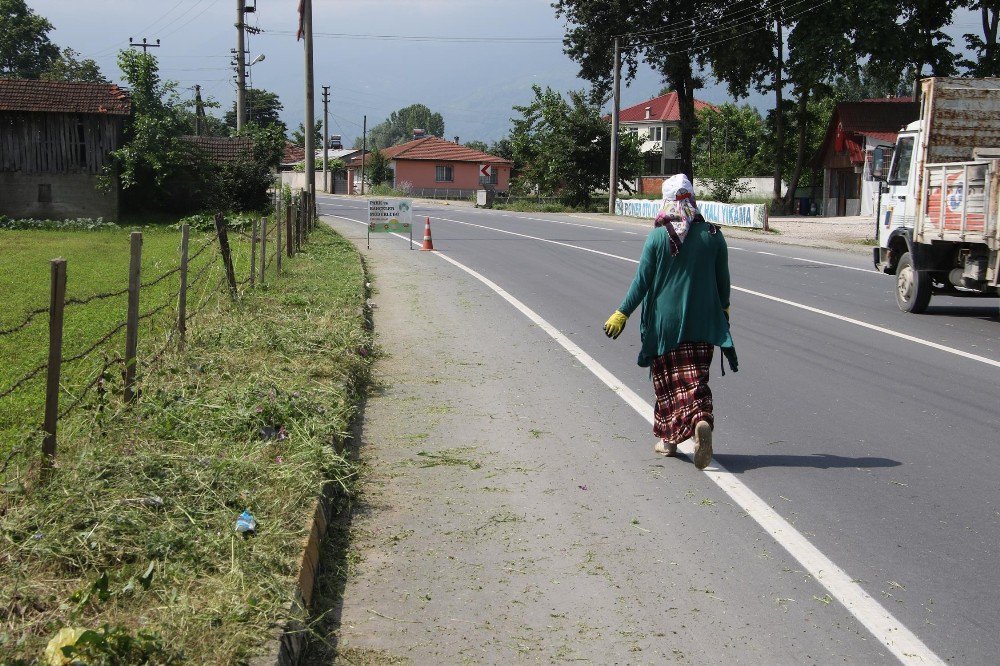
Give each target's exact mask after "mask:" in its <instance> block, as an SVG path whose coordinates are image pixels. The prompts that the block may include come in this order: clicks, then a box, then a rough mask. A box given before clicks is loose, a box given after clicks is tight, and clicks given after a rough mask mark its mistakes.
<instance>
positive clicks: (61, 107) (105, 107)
mask: <svg viewBox="0 0 1000 666" xmlns="http://www.w3.org/2000/svg"><path fill="white" fill-rule="evenodd" d="M131 110H132V101H131V99H130V98H129V94H128V91H127V90H125V89H123V88H119V87H118V86H116V85H115V84H113V83H80V82H77V81H33V80H28V79H0V111H23V112H29V113H99V114H107V115H114V116H127V115H128V114H129V113H130V112H131Z"/></svg>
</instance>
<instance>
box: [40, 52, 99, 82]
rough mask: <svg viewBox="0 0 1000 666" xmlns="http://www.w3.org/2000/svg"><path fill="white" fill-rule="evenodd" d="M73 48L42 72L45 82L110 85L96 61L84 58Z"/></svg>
mask: <svg viewBox="0 0 1000 666" xmlns="http://www.w3.org/2000/svg"><path fill="white" fill-rule="evenodd" d="M79 56H80V54H79V53H77V52H76V51H74V50H73V49H71V48H65V49H63V50H62V52H61V53H60V54H59V57H58V58H56V59H55V60H53V61H52V63H51V64H50V65H49V67H48V69H46V70H45V71H44V72H42V76H41V78H42V80H44V81H83V82H85V83H108V80H107V79H106V78H104V75H103V74H101V68H100V67H99V66H98V64H97V62H96V61H95V60H91V59H90V58H84V59H83V60H80V57H79Z"/></svg>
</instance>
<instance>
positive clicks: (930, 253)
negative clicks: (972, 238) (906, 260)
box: [910, 243, 955, 272]
mask: <svg viewBox="0 0 1000 666" xmlns="http://www.w3.org/2000/svg"><path fill="white" fill-rule="evenodd" d="M954 254H955V252H954V247H953V246H952V244H951V243H946V244H937V245H936V244H934V243H912V244H911V245H910V255H911V258H912V259H913V269H914V270H917V271H936V272H941V271H944V272H947V271H949V270H950V269H951V268H952V267H953V266H954V260H955V259H954Z"/></svg>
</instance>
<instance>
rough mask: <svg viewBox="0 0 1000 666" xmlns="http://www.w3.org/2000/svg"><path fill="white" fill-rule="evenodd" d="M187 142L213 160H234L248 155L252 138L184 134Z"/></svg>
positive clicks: (249, 154) (251, 146)
mask: <svg viewBox="0 0 1000 666" xmlns="http://www.w3.org/2000/svg"><path fill="white" fill-rule="evenodd" d="M181 138H182V139H184V140H185V141H187V142H188V143H190V144H192V145H194V146H196V147H198V148H200V149H201V150H202V151H203V152H204V153H205V154H206V155H208V158H209V159H210V160H212V161H213V162H217V163H218V162H234V161H236V160H238V159H240V158H241V157H244V156H246V157H249V156H251V154H252V152H253V139H251V138H250V137H248V136H184V137H181Z"/></svg>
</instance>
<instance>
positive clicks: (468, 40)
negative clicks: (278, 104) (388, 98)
mask: <svg viewBox="0 0 1000 666" xmlns="http://www.w3.org/2000/svg"><path fill="white" fill-rule="evenodd" d="M264 34H265V35H294V34H295V33H294V32H292V31H290V30H265V31H264ZM314 35H315V36H316V37H335V38H338V39H379V40H385V41H412V42H442V43H444V42H451V43H460V44H478V43H490V42H493V43H497V42H502V43H510V44H546V43H553V42H559V43H562V40H563V38H562V37H448V36H441V35H365V34H357V33H346V32H317V33H314Z"/></svg>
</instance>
